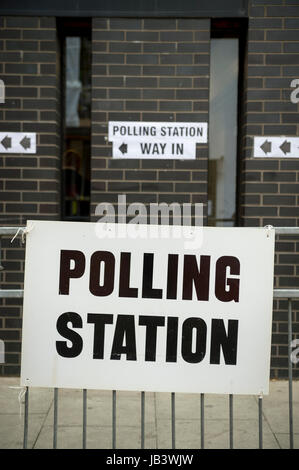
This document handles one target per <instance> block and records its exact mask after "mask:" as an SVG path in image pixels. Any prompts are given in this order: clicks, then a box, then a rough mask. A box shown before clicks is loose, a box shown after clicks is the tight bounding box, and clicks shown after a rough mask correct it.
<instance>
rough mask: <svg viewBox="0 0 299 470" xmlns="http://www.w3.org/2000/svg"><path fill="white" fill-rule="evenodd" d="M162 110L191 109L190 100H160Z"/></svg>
mask: <svg viewBox="0 0 299 470" xmlns="http://www.w3.org/2000/svg"><path fill="white" fill-rule="evenodd" d="M160 110H161V111H191V102H190V101H160Z"/></svg>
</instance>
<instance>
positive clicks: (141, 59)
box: [126, 54, 159, 64]
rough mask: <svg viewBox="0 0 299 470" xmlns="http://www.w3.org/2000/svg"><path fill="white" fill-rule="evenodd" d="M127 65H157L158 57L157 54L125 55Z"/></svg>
mask: <svg viewBox="0 0 299 470" xmlns="http://www.w3.org/2000/svg"><path fill="white" fill-rule="evenodd" d="M126 63H127V64H158V63H159V56H158V55H157V54H129V55H127V61H126Z"/></svg>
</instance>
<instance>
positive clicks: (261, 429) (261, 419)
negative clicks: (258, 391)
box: [258, 396, 263, 449]
mask: <svg viewBox="0 0 299 470" xmlns="http://www.w3.org/2000/svg"><path fill="white" fill-rule="evenodd" d="M258 408H259V449H262V448H263V397H262V396H259V398H258Z"/></svg>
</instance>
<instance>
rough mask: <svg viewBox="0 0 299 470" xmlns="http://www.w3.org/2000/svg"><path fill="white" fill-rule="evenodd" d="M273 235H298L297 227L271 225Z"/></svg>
mask: <svg viewBox="0 0 299 470" xmlns="http://www.w3.org/2000/svg"><path fill="white" fill-rule="evenodd" d="M273 228H274V230H275V235H299V227H273Z"/></svg>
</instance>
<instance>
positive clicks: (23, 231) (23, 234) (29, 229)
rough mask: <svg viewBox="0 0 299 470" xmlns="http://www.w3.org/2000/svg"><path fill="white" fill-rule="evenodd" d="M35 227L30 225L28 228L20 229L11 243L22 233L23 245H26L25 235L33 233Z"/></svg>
mask: <svg viewBox="0 0 299 470" xmlns="http://www.w3.org/2000/svg"><path fill="white" fill-rule="evenodd" d="M33 227H34V225H33V224H32V225H29V226H28V227H25V228H23V227H19V228H18V230H17V232H16V234H15V235H14V237H13V238H12V239H11V240H10V243H12V242H13V241H14V239H15V238H17V236H18V235H19V233H20V232H22V235H21V237H22V243H25V235H27V233H29V232H31V230H32V229H33Z"/></svg>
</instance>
